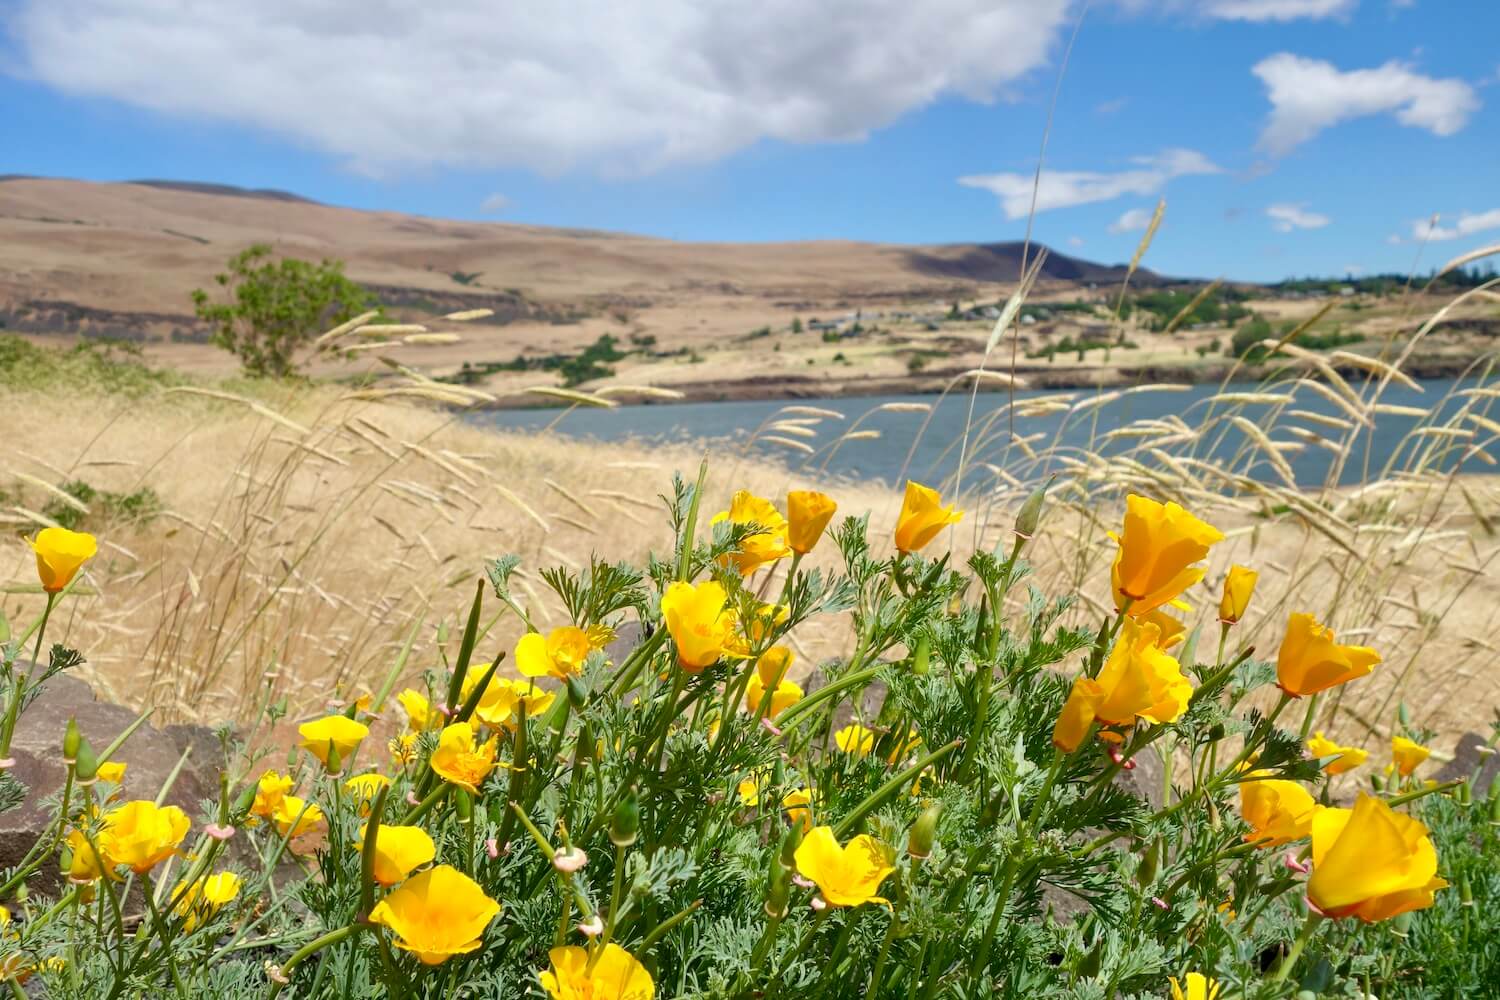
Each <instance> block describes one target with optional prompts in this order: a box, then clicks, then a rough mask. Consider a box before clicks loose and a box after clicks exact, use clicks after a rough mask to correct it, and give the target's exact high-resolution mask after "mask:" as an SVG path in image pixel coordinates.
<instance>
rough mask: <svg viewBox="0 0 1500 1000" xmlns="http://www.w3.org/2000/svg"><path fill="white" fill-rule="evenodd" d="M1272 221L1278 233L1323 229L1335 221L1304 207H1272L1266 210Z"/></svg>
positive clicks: (1272, 226) (1272, 225)
mask: <svg viewBox="0 0 1500 1000" xmlns="http://www.w3.org/2000/svg"><path fill="white" fill-rule="evenodd" d="M1266 215H1267V216H1269V217H1270V219H1271V228H1272V229H1274V230H1276V231H1277V232H1278V233H1289V232H1291V231H1292V230H1294V229H1322V228H1323V227H1324V226H1326V225H1328V224H1329V223H1330V222H1332V221H1333V220H1332V219H1330V218H1329V217H1328V216H1326V215H1321V214H1319V213H1317V212H1309V211H1308V210H1307V208H1306V207H1305V206H1303V205H1289V204H1281V205H1271V206H1268V207H1267V208H1266Z"/></svg>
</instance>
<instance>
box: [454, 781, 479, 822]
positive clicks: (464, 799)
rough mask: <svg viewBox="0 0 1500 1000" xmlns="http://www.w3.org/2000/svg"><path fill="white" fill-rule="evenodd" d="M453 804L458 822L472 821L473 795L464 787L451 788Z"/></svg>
mask: <svg viewBox="0 0 1500 1000" xmlns="http://www.w3.org/2000/svg"><path fill="white" fill-rule="evenodd" d="M453 795H454V805H455V806H456V807H457V810H458V821H459V822H460V823H472V822H474V797H473V796H472V795H470V794H469V790H468V789H466V788H455V789H453Z"/></svg>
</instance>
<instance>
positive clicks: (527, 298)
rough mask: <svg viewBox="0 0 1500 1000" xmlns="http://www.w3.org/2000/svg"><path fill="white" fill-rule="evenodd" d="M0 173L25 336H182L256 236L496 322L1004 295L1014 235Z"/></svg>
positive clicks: (1089, 271)
mask: <svg viewBox="0 0 1500 1000" xmlns="http://www.w3.org/2000/svg"><path fill="white" fill-rule="evenodd" d="M0 180H3V182H0V320H3V321H4V322H5V323H6V325H7V326H8V327H10V328H11V329H21V330H32V331H36V332H59V333H62V332H75V331H79V330H84V331H88V332H92V333H94V334H96V335H105V334H108V335H114V336H127V337H135V338H143V337H144V338H147V339H151V338H159V337H163V336H171V335H174V334H175V335H176V337H178V338H187V337H189V336H190V335H191V334H192V332H193V323H192V319H191V309H190V306H189V300H188V294H189V292H190V291H191V290H192V289H194V288H196V287H200V286H206V285H208V283H209V282H210V281H211V279H212V276H213V275H214V273H215V272H216V271H217V270H218V269H219V268H220V267H222V265H223V263H224V261H225V260H226V259H227V258H228V257H229V256H230V255H232V254H233V253H235V252H237V251H238V250H240V249H243V248H244V247H246V246H248V245H250V244H252V243H257V242H265V243H271V244H274V245H275V246H276V247H278V248H279V249H281V250H284V251H285V252H286V253H288V254H294V255H299V256H305V257H333V258H338V259H342V260H344V261H346V262H347V264H348V270H349V273H350V274H351V275H352V276H353V277H355V278H356V279H358V280H360V281H362V282H365V283H367V284H370V285H374V286H378V288H379V289H380V291H381V294H382V297H383V298H384V299H385V300H386V301H388V302H393V303H395V304H397V305H400V306H405V307H409V308H411V309H415V310H417V311H418V312H420V311H421V309H422V308H423V307H424V306H425V307H429V311H448V310H450V309H458V308H472V307H478V306H487V307H490V308H495V309H496V311H497V314H498V316H497V320H499V321H505V320H519V319H524V318H543V319H548V320H552V321H556V320H557V319H559V318H566V317H567V316H569V315H578V314H591V313H597V312H601V311H605V310H609V309H616V308H623V309H632V310H639V309H651V308H674V307H675V308H687V309H688V311H689V312H692V311H695V310H694V309H693V307H694V306H695V305H701V306H703V307H704V308H708V306H709V305H710V303H711V302H712V301H715V300H723V299H733V300H739V301H740V302H741V303H742V304H745V305H749V304H750V302H751V301H755V302H758V303H760V304H763V305H765V306H767V307H771V306H773V305H774V304H777V303H780V304H781V305H782V308H789V307H799V308H800V307H803V306H806V307H808V308H811V309H816V308H819V307H821V308H825V309H835V308H840V307H849V308H857V307H858V306H859V305H860V304H861V303H863V302H875V301H885V302H892V301H898V300H903V299H906V300H912V299H919V298H922V297H926V298H930V299H937V298H943V299H948V298H954V297H965V296H983V295H999V294H1001V293H1002V292H1003V290H1004V287H1005V286H1008V285H1009V284H1010V283H1012V282H1013V281H1014V280H1015V277H1016V275H1017V274H1018V273H1019V269H1020V256H1021V246H1020V244H1018V243H1002V244H992V245H985V246H978V245H972V244H957V245H948V246H928V247H912V246H899V245H890V244H872V243H856V242H846V241H837V240H827V241H816V242H797V243H751V244H734V243H684V242H677V241H673V240H666V239H656V238H652V237H645V236H634V235H628V234H619V233H606V232H590V231H582V230H571V229H554V228H547V227H541V226H527V225H517V224H509V223H479V222H460V221H448V220H443V219H430V218H423V217H420V216H412V215H402V214H399V213H394V212H367V211H358V210H355V209H348V208H338V207H334V206H330V205H322V204H318V203H315V202H310V201H307V200H305V199H301V198H298V197H297V196H295V195H290V194H287V193H285V192H280V191H249V190H245V189H240V188H231V187H226V186H223V185H213V184H199V183H193V182H176V181H141V182H137V183H130V184H104V183H90V182H83V181H70V180H52V179H42V178H21V177H11V178H4V179H0ZM1121 274H1123V268H1121V267H1118V266H1116V267H1107V266H1103V265H1098V264H1093V263H1090V262H1088V261H1082V260H1077V259H1074V258H1070V257H1066V256H1064V255H1061V254H1053V255H1051V256H1050V257H1049V261H1048V266H1047V270H1046V272H1045V274H1044V277H1045V278H1047V279H1052V280H1056V281H1064V282H1099V283H1101V284H1103V283H1112V282H1115V281H1118V280H1119V277H1120V276H1121ZM1141 277H1142V279H1143V280H1145V281H1147V282H1149V281H1152V280H1154V276H1152V275H1149V274H1146V275H1142V276H1141ZM988 286H996V287H988Z"/></svg>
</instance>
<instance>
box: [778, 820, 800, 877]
mask: <svg viewBox="0 0 1500 1000" xmlns="http://www.w3.org/2000/svg"><path fill="white" fill-rule="evenodd" d="M801 846H802V824H801V823H793V824H792V825H791V826H789V827H787V831H786V833H785V834H784V835H783V836H782V838H781V865H782V867H783V868H786V869H787V870H788V871H790V870H791V869H792V868H794V867H796V864H797V848H799V847H801Z"/></svg>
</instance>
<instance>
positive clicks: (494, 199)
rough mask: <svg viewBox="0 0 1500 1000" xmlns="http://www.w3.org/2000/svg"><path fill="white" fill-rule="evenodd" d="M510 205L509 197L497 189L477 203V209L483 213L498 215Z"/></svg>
mask: <svg viewBox="0 0 1500 1000" xmlns="http://www.w3.org/2000/svg"><path fill="white" fill-rule="evenodd" d="M509 207H510V199H509V198H507V197H505V195H503V194H500V193H499V192H498V191H497V192H495V193H494V194H492V195H490V196H489V197H488V198H486V199H484V201H481V202H480V203H479V210H480V211H481V212H483V213H484V214H485V215H499V214H500V213H501V212H503V211H505V210H506V209H507V208H509Z"/></svg>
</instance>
